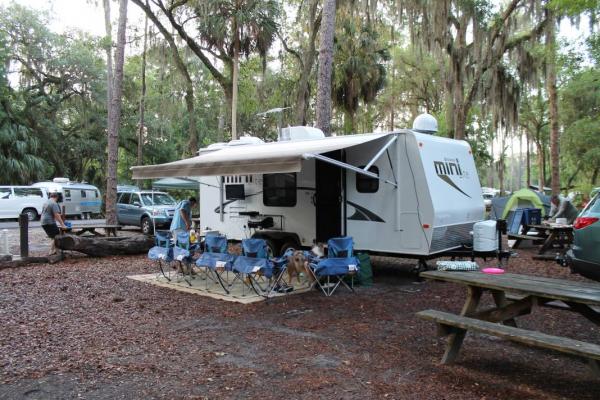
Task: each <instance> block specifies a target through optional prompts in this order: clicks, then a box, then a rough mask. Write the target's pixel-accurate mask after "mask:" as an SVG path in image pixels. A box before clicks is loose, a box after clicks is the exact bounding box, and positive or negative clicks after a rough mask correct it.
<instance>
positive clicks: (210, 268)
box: [196, 235, 235, 294]
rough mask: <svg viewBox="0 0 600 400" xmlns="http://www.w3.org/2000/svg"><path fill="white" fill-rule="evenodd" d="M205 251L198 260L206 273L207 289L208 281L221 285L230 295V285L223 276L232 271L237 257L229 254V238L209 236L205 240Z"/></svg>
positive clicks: (198, 264)
mask: <svg viewBox="0 0 600 400" xmlns="http://www.w3.org/2000/svg"><path fill="white" fill-rule="evenodd" d="M204 246H205V249H204V250H205V251H204V253H202V255H201V256H200V257H199V258H198V260H196V265H197V266H198V267H201V268H204V269H205V272H206V278H207V279H206V289H207V290H208V281H209V280H212V281H213V282H215V283H219V284H220V285H221V287H222V288H223V290H224V291H225V293H227V294H229V287H230V284H229V283H228V281H227V278H225V277H224V276H223V275H224V274H228V273H229V271H231V268H232V264H233V261H234V259H235V256H234V255H232V254H229V253H227V237H225V236H221V235H208V236H206V238H205V240H204Z"/></svg>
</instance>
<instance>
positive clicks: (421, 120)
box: [412, 113, 438, 135]
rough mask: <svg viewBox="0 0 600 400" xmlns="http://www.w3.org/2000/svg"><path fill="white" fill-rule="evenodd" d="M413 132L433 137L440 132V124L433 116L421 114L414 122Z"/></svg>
mask: <svg viewBox="0 0 600 400" xmlns="http://www.w3.org/2000/svg"><path fill="white" fill-rule="evenodd" d="M412 130H413V131H415V132H419V133H427V134H429V135H433V134H435V133H436V132H437V130H438V123H437V120H436V119H435V117H434V116H433V115H431V114H427V113H425V114H421V115H419V116H417V118H415V120H414V121H413V126H412Z"/></svg>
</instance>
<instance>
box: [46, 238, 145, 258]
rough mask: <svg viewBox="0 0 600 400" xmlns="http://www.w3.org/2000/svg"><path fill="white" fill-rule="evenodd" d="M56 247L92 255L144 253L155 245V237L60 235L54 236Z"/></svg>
mask: <svg viewBox="0 0 600 400" xmlns="http://www.w3.org/2000/svg"><path fill="white" fill-rule="evenodd" d="M54 243H55V244H56V248H58V249H61V250H73V251H78V252H80V253H84V254H87V255H88V256H92V257H104V256H118V255H131V254H144V253H147V252H148V250H150V248H151V247H152V246H154V238H152V237H151V236H146V235H135V236H127V237H122V238H103V237H84V236H75V235H68V234H65V235H59V236H57V237H56V238H54Z"/></svg>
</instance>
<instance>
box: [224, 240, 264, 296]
mask: <svg viewBox="0 0 600 400" xmlns="http://www.w3.org/2000/svg"><path fill="white" fill-rule="evenodd" d="M242 254H243V255H241V256H238V257H236V259H235V261H234V263H233V268H232V271H233V273H234V274H236V279H239V280H240V281H241V282H242V284H243V285H244V288H245V287H248V288H250V289H252V290H253V291H254V292H255V293H256V294H257V295H259V296H263V295H265V292H268V289H269V288H268V283H267V286H262V285H261V283H260V280H261V279H262V278H266V279H267V280H270V279H271V278H272V277H273V268H274V266H273V262H272V261H271V260H270V259H269V248H268V246H267V242H266V241H265V240H264V239H244V240H242ZM245 294H246V293H245V291H244V289H243V290H242V296H244V295H245Z"/></svg>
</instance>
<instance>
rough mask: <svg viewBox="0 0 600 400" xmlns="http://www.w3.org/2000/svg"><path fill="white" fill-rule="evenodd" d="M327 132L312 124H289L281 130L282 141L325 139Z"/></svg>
mask: <svg viewBox="0 0 600 400" xmlns="http://www.w3.org/2000/svg"><path fill="white" fill-rule="evenodd" d="M324 137H325V134H324V133H323V131H322V130H320V129H319V128H314V127H312V126H288V127H287V128H283V129H282V130H281V138H280V139H279V140H280V141H288V140H313V139H323V138H324Z"/></svg>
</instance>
